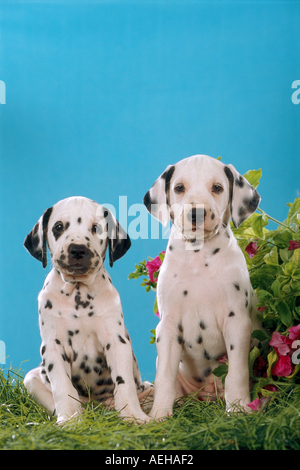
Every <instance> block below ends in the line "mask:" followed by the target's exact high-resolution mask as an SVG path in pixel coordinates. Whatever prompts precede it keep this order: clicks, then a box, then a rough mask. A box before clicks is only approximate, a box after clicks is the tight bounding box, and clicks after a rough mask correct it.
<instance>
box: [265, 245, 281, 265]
mask: <svg viewBox="0 0 300 470" xmlns="http://www.w3.org/2000/svg"><path fill="white" fill-rule="evenodd" d="M264 262H265V263H266V264H270V265H272V266H277V265H278V251H277V247H276V246H273V248H272V250H271V251H270V252H269V253H267V254H266V255H265V256H264Z"/></svg>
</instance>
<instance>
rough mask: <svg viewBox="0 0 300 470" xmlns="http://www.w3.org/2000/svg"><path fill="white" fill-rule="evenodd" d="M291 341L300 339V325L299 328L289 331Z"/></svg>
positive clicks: (293, 327) (295, 327)
mask: <svg viewBox="0 0 300 470" xmlns="http://www.w3.org/2000/svg"><path fill="white" fill-rule="evenodd" d="M289 333H290V334H289V339H291V340H292V341H295V339H300V324H299V325H297V326H292V327H291V328H290V329H289Z"/></svg>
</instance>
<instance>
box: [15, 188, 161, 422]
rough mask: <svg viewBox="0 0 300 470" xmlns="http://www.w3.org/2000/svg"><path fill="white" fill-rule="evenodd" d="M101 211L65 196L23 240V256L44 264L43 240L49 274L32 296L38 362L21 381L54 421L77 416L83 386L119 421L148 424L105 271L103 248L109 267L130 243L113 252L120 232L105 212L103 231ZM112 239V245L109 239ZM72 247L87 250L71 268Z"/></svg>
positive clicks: (128, 345) (136, 373)
mask: <svg viewBox="0 0 300 470" xmlns="http://www.w3.org/2000/svg"><path fill="white" fill-rule="evenodd" d="M104 210H105V209H104V208H103V207H102V206H100V205H99V204H97V203H96V202H94V201H91V200H89V199H87V198H82V197H74V198H68V199H65V200H63V201H60V202H58V203H57V204H55V205H54V206H53V208H52V210H51V208H50V209H49V210H48V212H47V211H46V212H45V213H44V216H42V217H41V218H40V220H39V222H38V224H37V225H36V226H35V228H34V229H33V230H32V232H31V233H30V234H29V235H28V236H27V238H26V241H25V246H26V248H27V249H28V250H29V252H30V253H31V254H32V255H33V256H35V257H36V258H38V259H41V257H43V263H44V264H46V261H45V246H46V245H45V243H46V239H47V243H48V246H49V251H50V254H51V258H52V263H53V269H52V270H51V272H50V273H49V275H48V276H47V278H46V280H45V283H44V287H43V289H42V291H41V292H40V294H39V297H38V307H39V326H40V332H41V337H42V345H41V355H42V360H43V362H42V365H41V366H40V367H38V368H36V369H34V370H32V371H30V372H29V373H28V374H27V375H26V377H25V381H24V382H25V386H26V388H27V389H28V391H29V393H30V394H31V395H32V396H33V398H34V399H35V400H36V401H37V402H38V403H40V404H42V405H43V406H44V407H45V408H46V409H47V410H48V412H49V413H51V414H53V413H55V414H56V415H57V417H58V418H57V421H58V423H62V422H64V421H66V420H68V419H69V418H71V417H73V416H76V415H77V414H78V413H79V412H80V410H81V405H80V403H81V402H82V403H84V402H86V401H88V399H89V391H88V388H87V387H86V385H88V387H90V392H91V396H90V397H91V398H92V399H94V400H96V401H101V402H104V403H106V404H108V405H111V406H112V405H114V406H115V408H116V409H117V410H119V411H120V415H121V417H124V418H129V419H133V420H138V421H139V422H146V421H148V420H149V418H148V417H147V415H146V414H145V413H144V412H143V411H142V410H141V408H140V403H139V398H142V397H144V396H145V393H146V392H149V391H151V390H152V386H151V385H150V384H149V383H143V384H142V383H141V378H140V373H139V369H138V365H137V362H136V358H135V356H134V354H133V351H132V346H131V341H130V338H129V335H128V333H127V331H126V328H125V325H124V319H123V314H122V307H121V302H120V298H119V294H118V292H117V291H116V289H115V288H114V287H113V285H112V283H111V279H110V276H109V275H108V273H107V272H106V270H105V267H104V257H105V252H106V248H107V245H108V244H109V251H110V259H111V263H112V262H113V261H114V260H115V259H118V258H119V257H120V255H121V256H122V255H123V254H124V253H125V252H126V251H127V249H128V248H129V246H130V241H127V242H126V241H125V242H124V244H125V245H124V248H121V250H119V252H118V255H116V254H115V252H114V249H115V248H116V247H118V248H120V246H121V247H122V246H123V245H122V243H123V241H122V240H119V239H118V236H119V234H120V232H122V234H123V235H124V231H122V228H121V227H120V226H119V225H118V223H117V221H116V220H115V219H114V218H113V217H112V215H111V214H110V221H111V223H112V227H109V228H108V229H107V227H106V222H107V219H106V218H105V217H104V214H105V213H104ZM49 213H50V217H49ZM107 213H108V212H106V214H107ZM45 214H47V217H49V220H46V219H45V217H46V215H45ZM58 222H61V223H62V225H63V226H64V227H65V230H64V231H63V233H62V234H61V235H60V236H59V237H58V238H57V239H56V238H55V235H54V230H53V228H54V227H55V225H56V224H57V223H58ZM96 226H97V231H96V232H95V230H94V229H93V227H94V228H95V227H96ZM100 226H101V228H99V227H100ZM45 232H46V233H45ZM113 235H114V236H115V240H113V239H110V238H109V237H111V238H112V236H113ZM44 237H46V239H45V238H44ZM43 240H44V248H43V246H42V245H43ZM126 243H127V244H126ZM71 244H72V246H74V245H75V248H76V246H79V247H86V250H87V253H88V256H87V257H86V256H82V259H79V260H78V263H77V264H78V266H75V267H74V266H73V267H72V262H74V259H72V258H70V256H69V247H70V245H71ZM41 250H42V252H41ZM89 257H90V261H89ZM84 258H85V260H84ZM70 259H71V262H70ZM75 261H76V260H75ZM84 263H86V264H87V267H85V266H86V265H85V264H84ZM81 265H82V266H83V267H82V268H81ZM85 270H86V272H84V271H85Z"/></svg>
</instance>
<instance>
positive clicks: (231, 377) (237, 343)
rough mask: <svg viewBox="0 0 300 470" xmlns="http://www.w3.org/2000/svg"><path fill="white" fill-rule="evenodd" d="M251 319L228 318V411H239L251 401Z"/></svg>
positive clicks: (226, 396) (226, 340) (226, 389)
mask: <svg viewBox="0 0 300 470" xmlns="http://www.w3.org/2000/svg"><path fill="white" fill-rule="evenodd" d="M251 330H252V328H251V321H250V319H249V318H248V317H246V316H244V317H238V316H237V315H236V316H233V317H232V318H228V320H227V327H226V331H225V343H226V349H227V356H228V364H229V367H228V374H227V377H226V379H225V400H226V407H227V411H239V409H244V410H245V411H248V412H250V411H251V409H250V408H249V407H247V404H248V403H250V401H251V399H250V390H249V364H248V357H249V347H250V340H251Z"/></svg>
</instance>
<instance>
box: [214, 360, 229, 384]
mask: <svg viewBox="0 0 300 470" xmlns="http://www.w3.org/2000/svg"><path fill="white" fill-rule="evenodd" d="M212 373H213V374H214V375H215V376H216V377H219V379H221V380H222V384H223V387H224V385H225V379H226V375H227V374H228V365H227V364H220V365H219V366H218V367H216V368H215V369H214V370H213V371H212Z"/></svg>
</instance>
